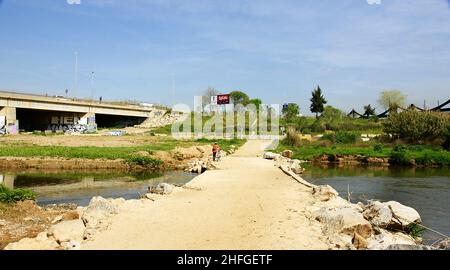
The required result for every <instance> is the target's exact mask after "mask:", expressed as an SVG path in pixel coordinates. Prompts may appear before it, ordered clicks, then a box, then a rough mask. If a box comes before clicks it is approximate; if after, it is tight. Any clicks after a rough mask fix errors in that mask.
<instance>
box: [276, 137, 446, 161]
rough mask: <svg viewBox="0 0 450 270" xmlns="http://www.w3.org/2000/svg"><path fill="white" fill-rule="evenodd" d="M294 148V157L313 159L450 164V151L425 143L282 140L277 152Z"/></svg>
mask: <svg viewBox="0 0 450 270" xmlns="http://www.w3.org/2000/svg"><path fill="white" fill-rule="evenodd" d="M283 150H292V151H293V152H294V156H293V158H296V159H303V160H313V159H314V158H315V157H319V156H323V155H353V156H354V155H362V156H365V157H376V158H390V163H391V164H393V165H406V166H410V165H417V166H425V167H431V166H450V152H449V151H446V150H443V149H442V148H441V147H436V146H424V145H409V146H408V145H402V146H401V147H398V146H397V147H393V146H381V145H380V144H379V143H367V146H362V145H361V143H360V144H333V145H322V144H321V143H320V142H313V143H304V144H303V145H302V146H300V147H293V146H289V145H286V144H285V143H283V142H281V143H280V145H279V147H278V148H277V150H276V151H277V152H281V151H283Z"/></svg>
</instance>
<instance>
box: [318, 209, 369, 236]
mask: <svg viewBox="0 0 450 270" xmlns="http://www.w3.org/2000/svg"><path fill="white" fill-rule="evenodd" d="M314 215H315V217H316V219H317V220H318V221H320V222H321V223H323V224H324V227H323V231H324V233H325V234H327V235H331V234H335V233H344V234H347V235H350V236H353V234H354V233H355V232H357V233H358V234H359V235H361V236H362V237H364V238H368V237H370V236H371V235H372V233H373V231H372V226H371V225H370V223H369V222H368V221H367V220H365V219H364V217H363V215H362V214H361V213H359V212H358V211H356V210H355V209H354V208H350V207H333V208H327V207H323V208H321V209H319V210H318V211H316V212H315V213H314Z"/></svg>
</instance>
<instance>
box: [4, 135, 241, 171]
mask: <svg viewBox="0 0 450 270" xmlns="http://www.w3.org/2000/svg"><path fill="white" fill-rule="evenodd" d="M0 142H1V145H0V169H2V170H18V169H42V170H44V169H45V170H93V169H115V170H120V171H143V170H169V169H185V168H186V167H187V166H188V165H189V163H190V162H192V161H193V160H194V159H201V158H205V157H207V156H208V155H209V154H210V152H211V144H212V143H213V141H209V140H204V139H203V140H175V139H171V138H165V137H154V136H150V135H145V134H137V135H129V136H122V137H114V136H90V135H82V136H72V135H54V136H38V135H19V136H6V137H0ZM218 142H219V144H220V145H221V147H222V149H223V150H224V151H226V152H229V151H232V150H234V149H235V148H237V147H239V146H241V145H242V144H243V143H244V142H245V141H244V140H219V141H218Z"/></svg>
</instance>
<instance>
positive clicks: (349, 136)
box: [336, 131, 357, 144]
mask: <svg viewBox="0 0 450 270" xmlns="http://www.w3.org/2000/svg"><path fill="white" fill-rule="evenodd" d="M356 139H357V136H356V134H354V133H350V132H345V131H338V132H336V143H340V144H346V143H355V142H356Z"/></svg>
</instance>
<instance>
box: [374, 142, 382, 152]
mask: <svg viewBox="0 0 450 270" xmlns="http://www.w3.org/2000/svg"><path fill="white" fill-rule="evenodd" d="M383 147H384V145H383V144H382V143H376V144H375V145H374V146H373V151H375V152H378V153H381V152H383Z"/></svg>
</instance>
